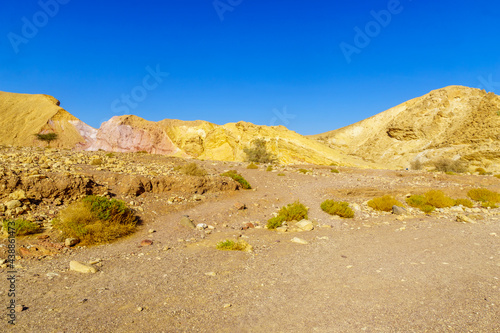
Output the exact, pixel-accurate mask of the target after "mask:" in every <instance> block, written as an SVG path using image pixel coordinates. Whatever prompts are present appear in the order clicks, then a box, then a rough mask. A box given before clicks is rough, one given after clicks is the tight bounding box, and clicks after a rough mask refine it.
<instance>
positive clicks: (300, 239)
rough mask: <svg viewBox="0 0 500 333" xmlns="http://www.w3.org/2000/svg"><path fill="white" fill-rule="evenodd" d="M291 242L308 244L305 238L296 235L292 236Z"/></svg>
mask: <svg viewBox="0 0 500 333" xmlns="http://www.w3.org/2000/svg"><path fill="white" fill-rule="evenodd" d="M292 242H294V243H297V244H304V245H305V244H309V242H308V241H306V240H304V239H302V238H298V237H294V238H292Z"/></svg>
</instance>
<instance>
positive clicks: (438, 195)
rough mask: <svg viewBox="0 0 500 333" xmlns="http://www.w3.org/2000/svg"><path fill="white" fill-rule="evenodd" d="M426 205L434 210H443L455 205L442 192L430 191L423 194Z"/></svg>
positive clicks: (453, 201)
mask: <svg viewBox="0 0 500 333" xmlns="http://www.w3.org/2000/svg"><path fill="white" fill-rule="evenodd" d="M424 196H425V199H426V200H427V204H429V205H431V206H434V207H436V208H445V207H451V206H454V205H455V200H453V199H452V198H450V197H448V196H447V195H446V194H444V193H443V191H439V190H430V191H428V192H426V193H425V194H424Z"/></svg>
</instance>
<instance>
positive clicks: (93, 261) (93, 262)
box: [89, 259, 102, 265]
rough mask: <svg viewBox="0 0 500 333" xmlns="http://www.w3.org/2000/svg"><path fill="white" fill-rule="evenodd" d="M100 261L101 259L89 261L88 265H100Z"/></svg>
mask: <svg viewBox="0 0 500 333" xmlns="http://www.w3.org/2000/svg"><path fill="white" fill-rule="evenodd" d="M101 261H102V260H101V259H95V260H92V261H89V265H95V264H98V263H100V262H101Z"/></svg>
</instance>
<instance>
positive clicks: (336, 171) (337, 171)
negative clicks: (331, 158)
mask: <svg viewBox="0 0 500 333" xmlns="http://www.w3.org/2000/svg"><path fill="white" fill-rule="evenodd" d="M330 172H332V173H340V171H339V170H337V169H331V170H330Z"/></svg>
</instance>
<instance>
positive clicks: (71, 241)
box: [64, 238, 80, 246]
mask: <svg viewBox="0 0 500 333" xmlns="http://www.w3.org/2000/svg"><path fill="white" fill-rule="evenodd" d="M79 242H80V240H79V239H78V238H66V239H65V240H64V245H66V246H75V245H76V244H78V243H79Z"/></svg>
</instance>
